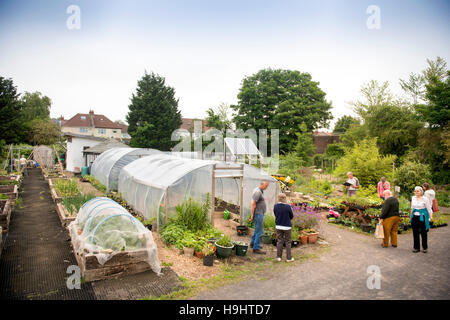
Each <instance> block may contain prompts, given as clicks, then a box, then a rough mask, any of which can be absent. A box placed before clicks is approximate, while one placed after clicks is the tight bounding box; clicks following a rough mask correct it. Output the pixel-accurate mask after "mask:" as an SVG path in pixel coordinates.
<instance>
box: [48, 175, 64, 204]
mask: <svg viewBox="0 0 450 320" xmlns="http://www.w3.org/2000/svg"><path fill="white" fill-rule="evenodd" d="M47 182H48V187H49V188H50V194H51V196H52V199H53V201H54V202H55V203H61V201H62V197H60V196H58V193H57V192H56V190H55V185H54V184H53V180H52V178H49V179H47Z"/></svg>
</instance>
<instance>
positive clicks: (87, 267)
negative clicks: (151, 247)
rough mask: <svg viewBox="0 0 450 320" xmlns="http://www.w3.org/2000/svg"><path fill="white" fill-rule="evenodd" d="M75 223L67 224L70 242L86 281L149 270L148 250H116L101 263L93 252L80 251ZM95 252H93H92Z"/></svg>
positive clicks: (79, 241) (79, 239)
mask: <svg viewBox="0 0 450 320" xmlns="http://www.w3.org/2000/svg"><path fill="white" fill-rule="evenodd" d="M75 229H76V226H75V223H73V224H71V225H70V226H69V233H70V237H71V244H72V247H73V249H74V250H73V252H74V254H75V258H76V260H77V263H78V267H79V268H80V271H81V275H82V276H83V278H84V279H85V280H86V281H98V280H104V279H111V278H117V277H119V276H123V275H130V274H136V273H141V272H144V271H147V270H151V267H150V265H149V264H148V262H147V261H148V251H147V250H146V249H139V250H134V251H118V252H116V253H112V254H113V256H112V257H111V258H110V259H109V260H108V261H106V262H105V264H104V265H101V264H100V263H99V262H98V260H97V257H96V256H95V254H93V253H88V252H86V251H82V252H81V253H80V250H79V244H80V243H81V241H82V239H81V237H80V236H79V235H78V233H77V232H76V230H75ZM94 253H95V252H94Z"/></svg>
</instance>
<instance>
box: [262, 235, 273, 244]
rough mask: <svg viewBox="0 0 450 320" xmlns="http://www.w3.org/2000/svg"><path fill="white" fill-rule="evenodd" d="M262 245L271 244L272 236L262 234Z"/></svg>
mask: <svg viewBox="0 0 450 320" xmlns="http://www.w3.org/2000/svg"><path fill="white" fill-rule="evenodd" d="M261 240H262V243H264V244H271V243H272V235H270V234H263V235H262V237H261Z"/></svg>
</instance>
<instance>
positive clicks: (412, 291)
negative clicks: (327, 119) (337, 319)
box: [196, 225, 450, 300]
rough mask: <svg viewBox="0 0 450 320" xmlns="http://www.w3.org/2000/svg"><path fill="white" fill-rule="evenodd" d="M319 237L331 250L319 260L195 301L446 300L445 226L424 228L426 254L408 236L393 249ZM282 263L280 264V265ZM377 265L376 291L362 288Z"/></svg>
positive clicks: (331, 234) (449, 277)
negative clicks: (378, 287) (377, 283)
mask: <svg viewBox="0 0 450 320" xmlns="http://www.w3.org/2000/svg"><path fill="white" fill-rule="evenodd" d="M322 234H323V235H324V237H325V239H326V240H327V241H328V242H329V243H330V244H331V249H330V251H328V252H325V253H323V254H322V255H321V256H320V259H314V260H309V261H307V262H305V263H302V264H295V265H292V266H287V267H285V268H282V273H281V274H273V272H272V273H271V272H270V271H269V274H270V275H269V277H268V279H267V280H253V279H252V280H245V281H242V282H240V283H238V284H234V285H229V286H225V287H222V288H219V289H217V290H214V291H207V292H202V293H201V294H200V295H199V296H197V297H196V299H212V300H216V299H220V300H222V299H231V300H233V299H244V300H247V299H252V300H253V299H267V300H271V299H299V300H301V299H446V300H448V299H449V298H450V269H449V266H450V252H449V249H450V227H441V228H436V229H430V232H429V234H428V245H429V251H428V253H426V254H425V253H422V252H419V253H412V252H411V249H412V233H407V234H401V235H399V246H398V248H392V247H389V248H382V247H381V246H380V240H377V239H375V238H374V237H373V236H368V235H365V234H359V233H356V232H352V231H349V230H346V229H341V228H339V227H337V226H335V225H325V226H324V229H323V232H322ZM283 263H284V262H283ZM371 265H375V266H378V267H379V268H380V274H381V278H380V279H381V282H380V283H381V287H380V289H376V288H375V289H368V287H367V280H368V278H369V277H370V276H371V274H369V273H367V268H368V267H369V266H371Z"/></svg>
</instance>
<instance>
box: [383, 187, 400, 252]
mask: <svg viewBox="0 0 450 320" xmlns="http://www.w3.org/2000/svg"><path fill="white" fill-rule="evenodd" d="M383 198H385V199H386V200H384V202H383V207H382V208H381V215H380V223H382V224H383V230H384V239H383V243H382V244H381V246H382V247H383V248H387V247H388V246H389V237H390V238H391V245H392V247H394V248H397V232H398V224H399V223H400V212H399V202H398V199H397V198H395V197H393V196H392V193H391V191H390V190H385V191H384V193H383Z"/></svg>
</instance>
